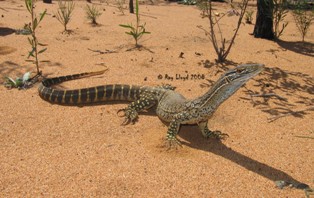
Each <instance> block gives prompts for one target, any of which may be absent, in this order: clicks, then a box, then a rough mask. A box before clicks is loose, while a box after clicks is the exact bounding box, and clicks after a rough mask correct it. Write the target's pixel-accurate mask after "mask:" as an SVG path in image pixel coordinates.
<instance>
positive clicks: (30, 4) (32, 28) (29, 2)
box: [25, 0, 47, 75]
mask: <svg viewBox="0 0 314 198" xmlns="http://www.w3.org/2000/svg"><path fill="white" fill-rule="evenodd" d="M25 5H26V8H27V10H28V12H29V13H30V14H31V20H32V21H31V22H30V23H29V24H27V25H26V26H25V29H26V30H27V31H28V32H30V33H31V35H32V37H31V38H29V37H28V42H29V44H30V45H31V46H32V50H31V51H30V52H29V54H28V58H29V57H34V58H35V65H36V69H37V75H41V71H39V64H38V63H39V61H38V55H39V54H41V53H43V52H44V51H46V50H47V48H44V49H41V50H39V49H38V45H40V46H44V45H43V44H41V43H39V42H38V40H37V37H36V29H37V27H38V25H39V23H40V22H41V21H42V20H43V18H44V16H45V15H46V12H47V11H46V10H45V11H44V12H43V13H41V14H40V17H39V18H38V17H37V16H36V14H35V12H34V1H33V0H25Z"/></svg>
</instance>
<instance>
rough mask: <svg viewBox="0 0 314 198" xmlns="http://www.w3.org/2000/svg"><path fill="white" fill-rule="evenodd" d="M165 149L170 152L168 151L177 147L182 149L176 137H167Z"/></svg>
mask: <svg viewBox="0 0 314 198" xmlns="http://www.w3.org/2000/svg"><path fill="white" fill-rule="evenodd" d="M166 141H167V142H166V144H167V145H166V147H167V150H170V149H173V148H175V149H177V148H178V146H180V147H182V143H181V142H180V141H179V140H178V139H177V138H176V137H173V136H167V138H166Z"/></svg>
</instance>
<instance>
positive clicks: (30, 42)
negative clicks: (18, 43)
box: [27, 37, 34, 46]
mask: <svg viewBox="0 0 314 198" xmlns="http://www.w3.org/2000/svg"><path fill="white" fill-rule="evenodd" d="M27 39H28V42H29V44H30V45H31V46H33V43H34V41H33V40H32V39H30V38H29V37H27Z"/></svg>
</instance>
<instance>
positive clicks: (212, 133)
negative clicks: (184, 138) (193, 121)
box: [198, 121, 229, 139]
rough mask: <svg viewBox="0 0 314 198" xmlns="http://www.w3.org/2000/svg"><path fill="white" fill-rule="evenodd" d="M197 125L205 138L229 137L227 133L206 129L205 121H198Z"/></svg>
mask: <svg viewBox="0 0 314 198" xmlns="http://www.w3.org/2000/svg"><path fill="white" fill-rule="evenodd" d="M198 127H199V128H200V130H201V132H202V134H203V136H204V137H205V138H211V137H213V138H216V139H225V138H226V137H229V135H228V134H226V133H222V132H221V131H211V130H209V129H208V126H207V121H203V122H199V123H198Z"/></svg>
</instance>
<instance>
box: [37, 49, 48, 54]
mask: <svg viewBox="0 0 314 198" xmlns="http://www.w3.org/2000/svg"><path fill="white" fill-rule="evenodd" d="M46 50H47V48H44V49H42V50H40V51H39V52H38V54H41V53H43V52H44V51H46Z"/></svg>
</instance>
